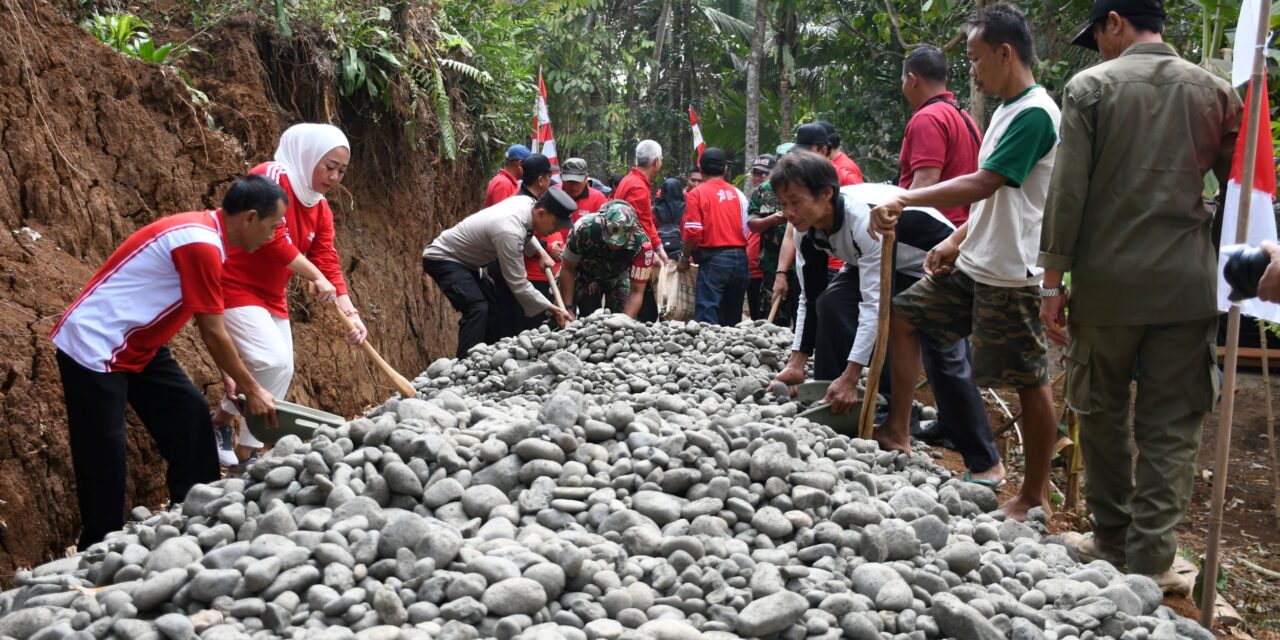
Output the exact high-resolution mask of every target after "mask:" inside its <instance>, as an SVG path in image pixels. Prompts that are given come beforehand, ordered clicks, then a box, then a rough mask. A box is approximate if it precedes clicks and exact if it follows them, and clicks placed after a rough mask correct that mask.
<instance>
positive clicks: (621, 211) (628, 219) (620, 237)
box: [600, 200, 640, 247]
mask: <svg viewBox="0 0 1280 640" xmlns="http://www.w3.org/2000/svg"><path fill="white" fill-rule="evenodd" d="M600 219H601V222H603V223H604V227H603V229H602V230H601V231H602V232H603V235H604V242H605V244H607V245H609V246H612V247H625V246H627V245H628V244H629V243H630V242H631V240H632V238H634V237H635V235H636V231H637V230H638V229H639V228H640V220H639V219H638V218H637V217H636V210H635V209H633V208H631V205H630V204H627V201H626V200H610V201H608V202H606V203H605V204H604V206H603V207H600Z"/></svg>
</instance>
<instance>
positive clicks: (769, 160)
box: [751, 153, 778, 173]
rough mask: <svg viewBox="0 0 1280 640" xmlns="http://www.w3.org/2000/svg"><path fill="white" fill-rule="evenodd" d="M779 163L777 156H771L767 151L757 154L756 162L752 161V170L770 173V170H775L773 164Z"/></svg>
mask: <svg viewBox="0 0 1280 640" xmlns="http://www.w3.org/2000/svg"><path fill="white" fill-rule="evenodd" d="M777 163H778V159H777V158H776V157H774V156H771V155H769V154H767V153H762V154H760V155H758V156H756V161H755V162H753V163H751V170H752V171H762V172H764V173H769V172H770V171H773V165H775V164H777Z"/></svg>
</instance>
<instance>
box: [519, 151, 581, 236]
mask: <svg viewBox="0 0 1280 640" xmlns="http://www.w3.org/2000/svg"><path fill="white" fill-rule="evenodd" d="M540 157H541V156H540ZM543 159H544V160H545V158H543ZM548 164H550V163H548ZM526 171H528V169H526ZM533 206H534V207H538V208H541V209H546V210H547V211H549V212H551V215H554V216H555V217H556V220H558V221H559V222H560V226H561V227H564V228H566V229H567V228H569V227H572V226H573V213H574V212H575V211H577V210H578V203H576V202H574V201H573V196H570V195H569V194H567V193H565V192H564V191H562V190H560V189H547V192H546V193H544V194H542V197H541V198H538V202H537V203H536V204H534V205H533Z"/></svg>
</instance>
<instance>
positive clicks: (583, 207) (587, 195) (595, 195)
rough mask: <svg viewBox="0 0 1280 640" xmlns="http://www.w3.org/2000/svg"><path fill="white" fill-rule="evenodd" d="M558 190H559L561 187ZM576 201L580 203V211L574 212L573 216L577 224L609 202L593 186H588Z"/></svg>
mask: <svg viewBox="0 0 1280 640" xmlns="http://www.w3.org/2000/svg"><path fill="white" fill-rule="evenodd" d="M556 188H557V189H559V187H556ZM574 200H575V201H576V202H577V203H578V210H577V211H574V212H573V216H572V218H573V221H574V222H575V223H576V222H577V221H578V220H581V219H582V216H585V215H587V214H588V213H595V212H597V211H599V210H600V208H601V207H603V206H604V203H606V202H608V201H609V199H608V198H606V197H605V195H604V194H603V193H600V191H599V190H598V189H593V188H591V185H587V188H586V189H583V190H582V193H580V194H578V197H576V198H574Z"/></svg>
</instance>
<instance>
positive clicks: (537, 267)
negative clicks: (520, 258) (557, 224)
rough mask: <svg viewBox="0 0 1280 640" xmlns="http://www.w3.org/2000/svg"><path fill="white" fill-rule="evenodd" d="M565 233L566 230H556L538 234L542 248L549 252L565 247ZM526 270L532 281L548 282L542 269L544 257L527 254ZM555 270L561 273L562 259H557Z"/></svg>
mask: <svg viewBox="0 0 1280 640" xmlns="http://www.w3.org/2000/svg"><path fill="white" fill-rule="evenodd" d="M564 240H565V233H564V231H556V232H554V233H551V234H549V235H545V236H538V241H539V242H541V243H542V248H544V249H546V250H547V253H549V254H550V253H554V252H553V251H552V249H563V248H564ZM524 270H525V272H526V273H528V274H529V281H530V282H546V281H547V274H546V273H545V272H544V271H543V270H542V258H541V257H539V256H525V257H524ZM552 270H553V272H554V273H555V274H556V275H557V276H558V275H560V261H559V260H556V266H555V267H553V268H552Z"/></svg>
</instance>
